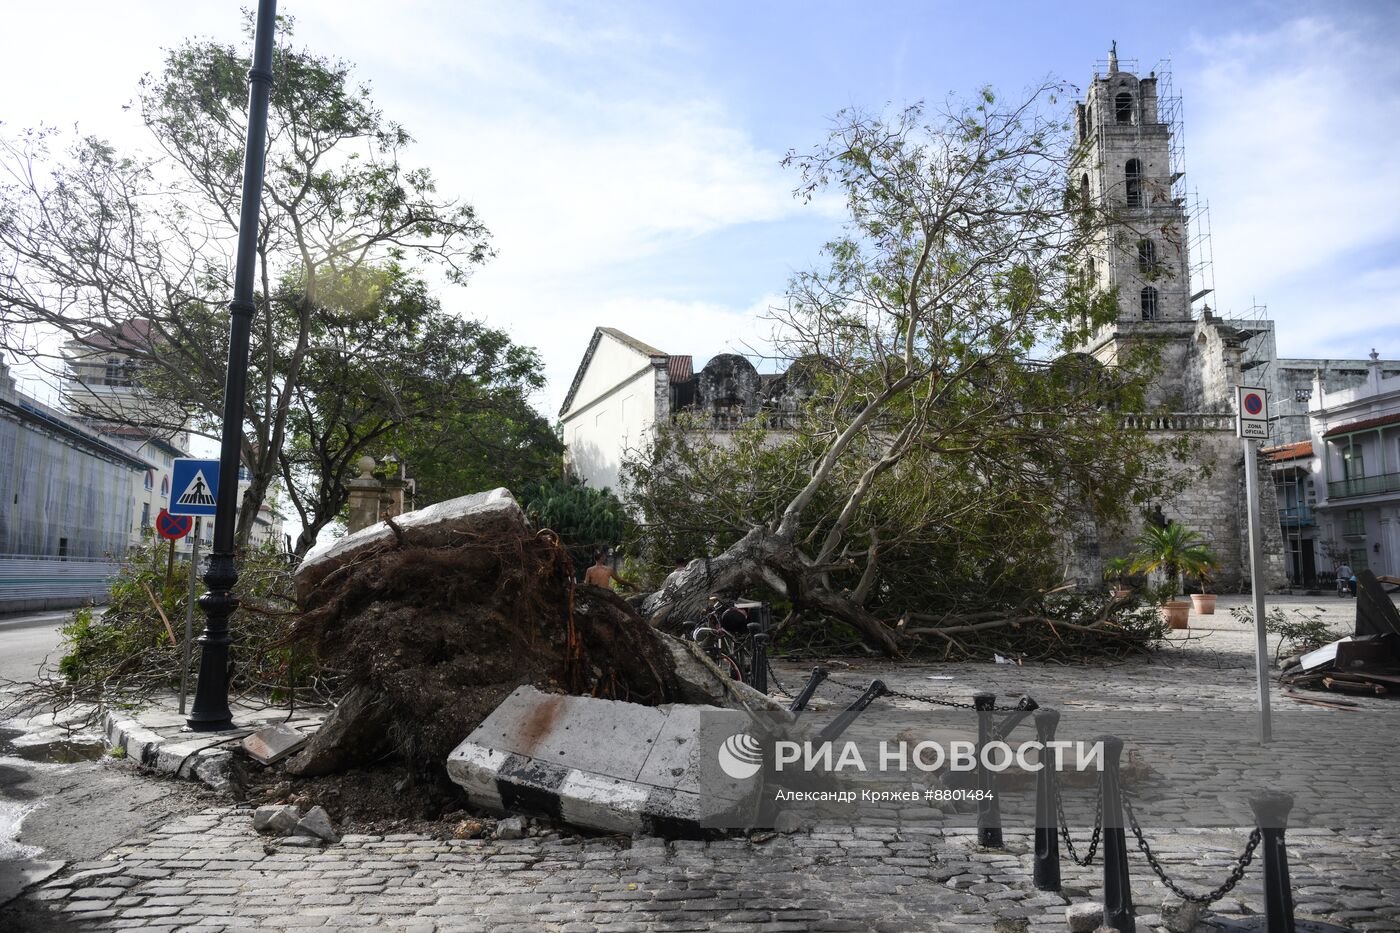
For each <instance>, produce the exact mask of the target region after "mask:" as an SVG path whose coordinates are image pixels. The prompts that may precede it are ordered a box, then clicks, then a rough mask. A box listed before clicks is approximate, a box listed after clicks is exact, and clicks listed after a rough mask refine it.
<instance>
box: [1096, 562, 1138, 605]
mask: <svg viewBox="0 0 1400 933" xmlns="http://www.w3.org/2000/svg"><path fill="white" fill-rule="evenodd" d="M1132 570H1133V562H1132V560H1131V559H1130V558H1127V557H1115V558H1113V559H1112V560H1108V561H1104V565H1103V578H1104V580H1106V581H1108V582H1109V583H1111V584H1112V586H1111V587H1110V592H1112V594H1113V598H1114V599H1126V598H1127V597H1128V594H1130V593H1131V592H1132V590H1131V589H1130V588H1129V586H1128V584H1127V582H1126V581H1125V580H1124V579H1123V578H1124V577H1126V576H1127V575H1128V574H1130V573H1132Z"/></svg>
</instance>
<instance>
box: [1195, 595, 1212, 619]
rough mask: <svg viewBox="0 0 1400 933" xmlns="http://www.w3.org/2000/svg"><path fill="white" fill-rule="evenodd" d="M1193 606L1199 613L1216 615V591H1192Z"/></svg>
mask: <svg viewBox="0 0 1400 933" xmlns="http://www.w3.org/2000/svg"><path fill="white" fill-rule="evenodd" d="M1191 608H1192V609H1194V610H1196V614H1197V615H1202V616H1213V615H1215V594H1214V593H1192V594H1191Z"/></svg>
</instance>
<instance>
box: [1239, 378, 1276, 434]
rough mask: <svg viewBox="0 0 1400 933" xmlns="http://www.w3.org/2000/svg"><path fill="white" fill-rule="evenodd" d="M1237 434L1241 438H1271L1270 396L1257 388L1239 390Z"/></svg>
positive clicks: (1247, 387)
mask: <svg viewBox="0 0 1400 933" xmlns="http://www.w3.org/2000/svg"><path fill="white" fill-rule="evenodd" d="M1238 393H1239V396H1238V398H1239V405H1238V406H1237V410H1238V415H1237V416H1236V419H1235V433H1236V434H1238V435H1239V436H1240V437H1268V436H1269V394H1268V393H1267V392H1265V391H1264V390H1263V389H1261V388H1258V387H1257V386H1240V387H1239V388H1238Z"/></svg>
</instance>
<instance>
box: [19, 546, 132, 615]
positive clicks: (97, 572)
mask: <svg viewBox="0 0 1400 933" xmlns="http://www.w3.org/2000/svg"><path fill="white" fill-rule="evenodd" d="M120 566H121V564H120V563H119V562H117V561H104V560H81V559H70V558H62V557H31V556H26V555H21V554H0V612H20V611H24V610H36V609H59V608H64V607H67V606H80V605H82V604H83V603H86V602H90V601H100V600H105V599H106V597H107V593H108V588H109V587H110V586H111V579H112V577H113V576H115V575H116V573H117V569H118V568H119V567H120Z"/></svg>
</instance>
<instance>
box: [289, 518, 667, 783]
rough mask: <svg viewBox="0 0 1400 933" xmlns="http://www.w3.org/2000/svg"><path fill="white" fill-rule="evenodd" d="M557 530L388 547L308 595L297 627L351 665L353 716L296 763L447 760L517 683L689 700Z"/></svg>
mask: <svg viewBox="0 0 1400 933" xmlns="http://www.w3.org/2000/svg"><path fill="white" fill-rule="evenodd" d="M572 581H573V567H572V565H571V564H570V562H569V559H568V555H567V553H566V552H565V550H564V549H563V548H562V547H560V546H559V545H558V543H557V542H556V541H555V540H554V539H553V537H552V536H550V535H548V534H542V535H532V534H530V533H528V532H520V533H514V534H506V535H500V534H496V535H492V536H490V537H489V538H486V537H468V538H466V539H465V540H462V541H460V542H459V543H454V544H453V545H452V546H448V547H438V548H421V547H406V548H395V547H393V546H388V547H386V548H385V549H383V550H381V551H378V552H376V553H374V554H371V555H368V556H367V557H365V558H359V559H357V560H356V561H355V566H354V567H353V569H352V571H351V572H348V573H339V574H336V575H335V577H334V579H333V580H327V581H326V583H324V584H323V585H322V586H320V587H318V588H317V589H316V590H315V591H314V592H313V593H311V594H309V595H308V597H307V599H306V600H305V603H306V605H305V609H304V612H303V613H302V615H301V617H300V619H299V620H298V622H297V625H296V626H295V628H294V630H293V637H294V638H295V639H297V640H299V641H302V642H304V643H309V644H310V645H311V646H312V647H313V649H314V651H315V653H316V655H317V657H318V659H319V661H320V662H321V664H322V666H323V667H325V668H327V669H330V670H334V671H336V672H339V673H340V674H341V675H343V676H342V681H341V689H342V691H343V694H344V695H346V696H347V698H348V699H350V700H353V702H346V703H344V704H342V709H343V710H344V714H345V715H344V716H343V717H339V719H341V720H350V721H336V720H337V718H338V717H337V716H332V721H331V722H328V723H327V726H326V727H325V728H323V730H322V734H324V735H325V737H326V738H325V739H323V740H321V741H318V740H317V739H313V740H312V742H311V743H310V745H309V746H308V748H307V750H306V751H305V752H303V753H302V754H301V755H300V756H298V758H297V759H294V761H293V763H292V764H291V765H290V766H289V770H293V771H294V772H299V773H304V774H314V773H328V772H329V771H333V770H340V769H342V768H345V767H349V766H352V765H355V764H362V763H365V762H366V761H368V760H373V758H374V757H375V756H382V755H384V754H386V753H388V752H397V753H398V754H399V755H400V756H401V757H402V758H404V759H405V760H406V761H408V762H409V763H411V764H414V765H421V766H430V767H431V766H441V765H442V763H443V762H444V761H445V760H446V758H447V755H448V753H449V752H450V751H451V750H452V749H453V748H454V747H455V746H456V745H457V744H459V743H460V742H461V741H462V740H463V739H464V738H465V737H466V736H467V735H468V733H470V732H471V731H472V730H473V729H474V728H475V727H476V726H477V725H478V724H479V723H480V722H481V720H482V719H484V718H485V717H486V715H487V714H488V713H490V712H491V711H492V710H493V709H495V708H496V706H497V705H499V704H500V702H501V701H502V700H504V699H505V698H506V696H508V695H509V694H510V693H511V691H513V690H514V689H515V688H516V687H519V686H521V685H523V684H532V685H534V686H535V687H538V688H540V689H543V690H559V691H563V692H567V693H573V694H578V695H586V696H598V697H605V698H608V699H617V700H626V701H629V702H633V703H643V704H647V705H659V704H662V703H669V702H676V701H678V700H679V699H680V698H681V695H682V685H681V684H680V682H679V681H678V679H677V677H676V671H675V665H674V661H673V659H672V656H671V654H670V652H668V651H667V649H666V647H665V646H664V645H663V644H662V642H661V640H660V637H659V636H658V634H657V633H656V632H655V630H653V629H652V628H651V626H649V625H648V624H647V623H646V622H645V621H644V620H643V619H642V618H641V617H640V616H638V615H637V614H636V612H635V611H633V610H632V609H631V608H630V607H629V606H628V605H627V604H626V603H625V602H623V601H622V600H621V599H620V598H618V597H617V596H616V595H614V594H613V593H611V592H609V591H606V590H601V589H598V588H595V587H590V586H578V587H575V586H574V585H573V582H572Z"/></svg>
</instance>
